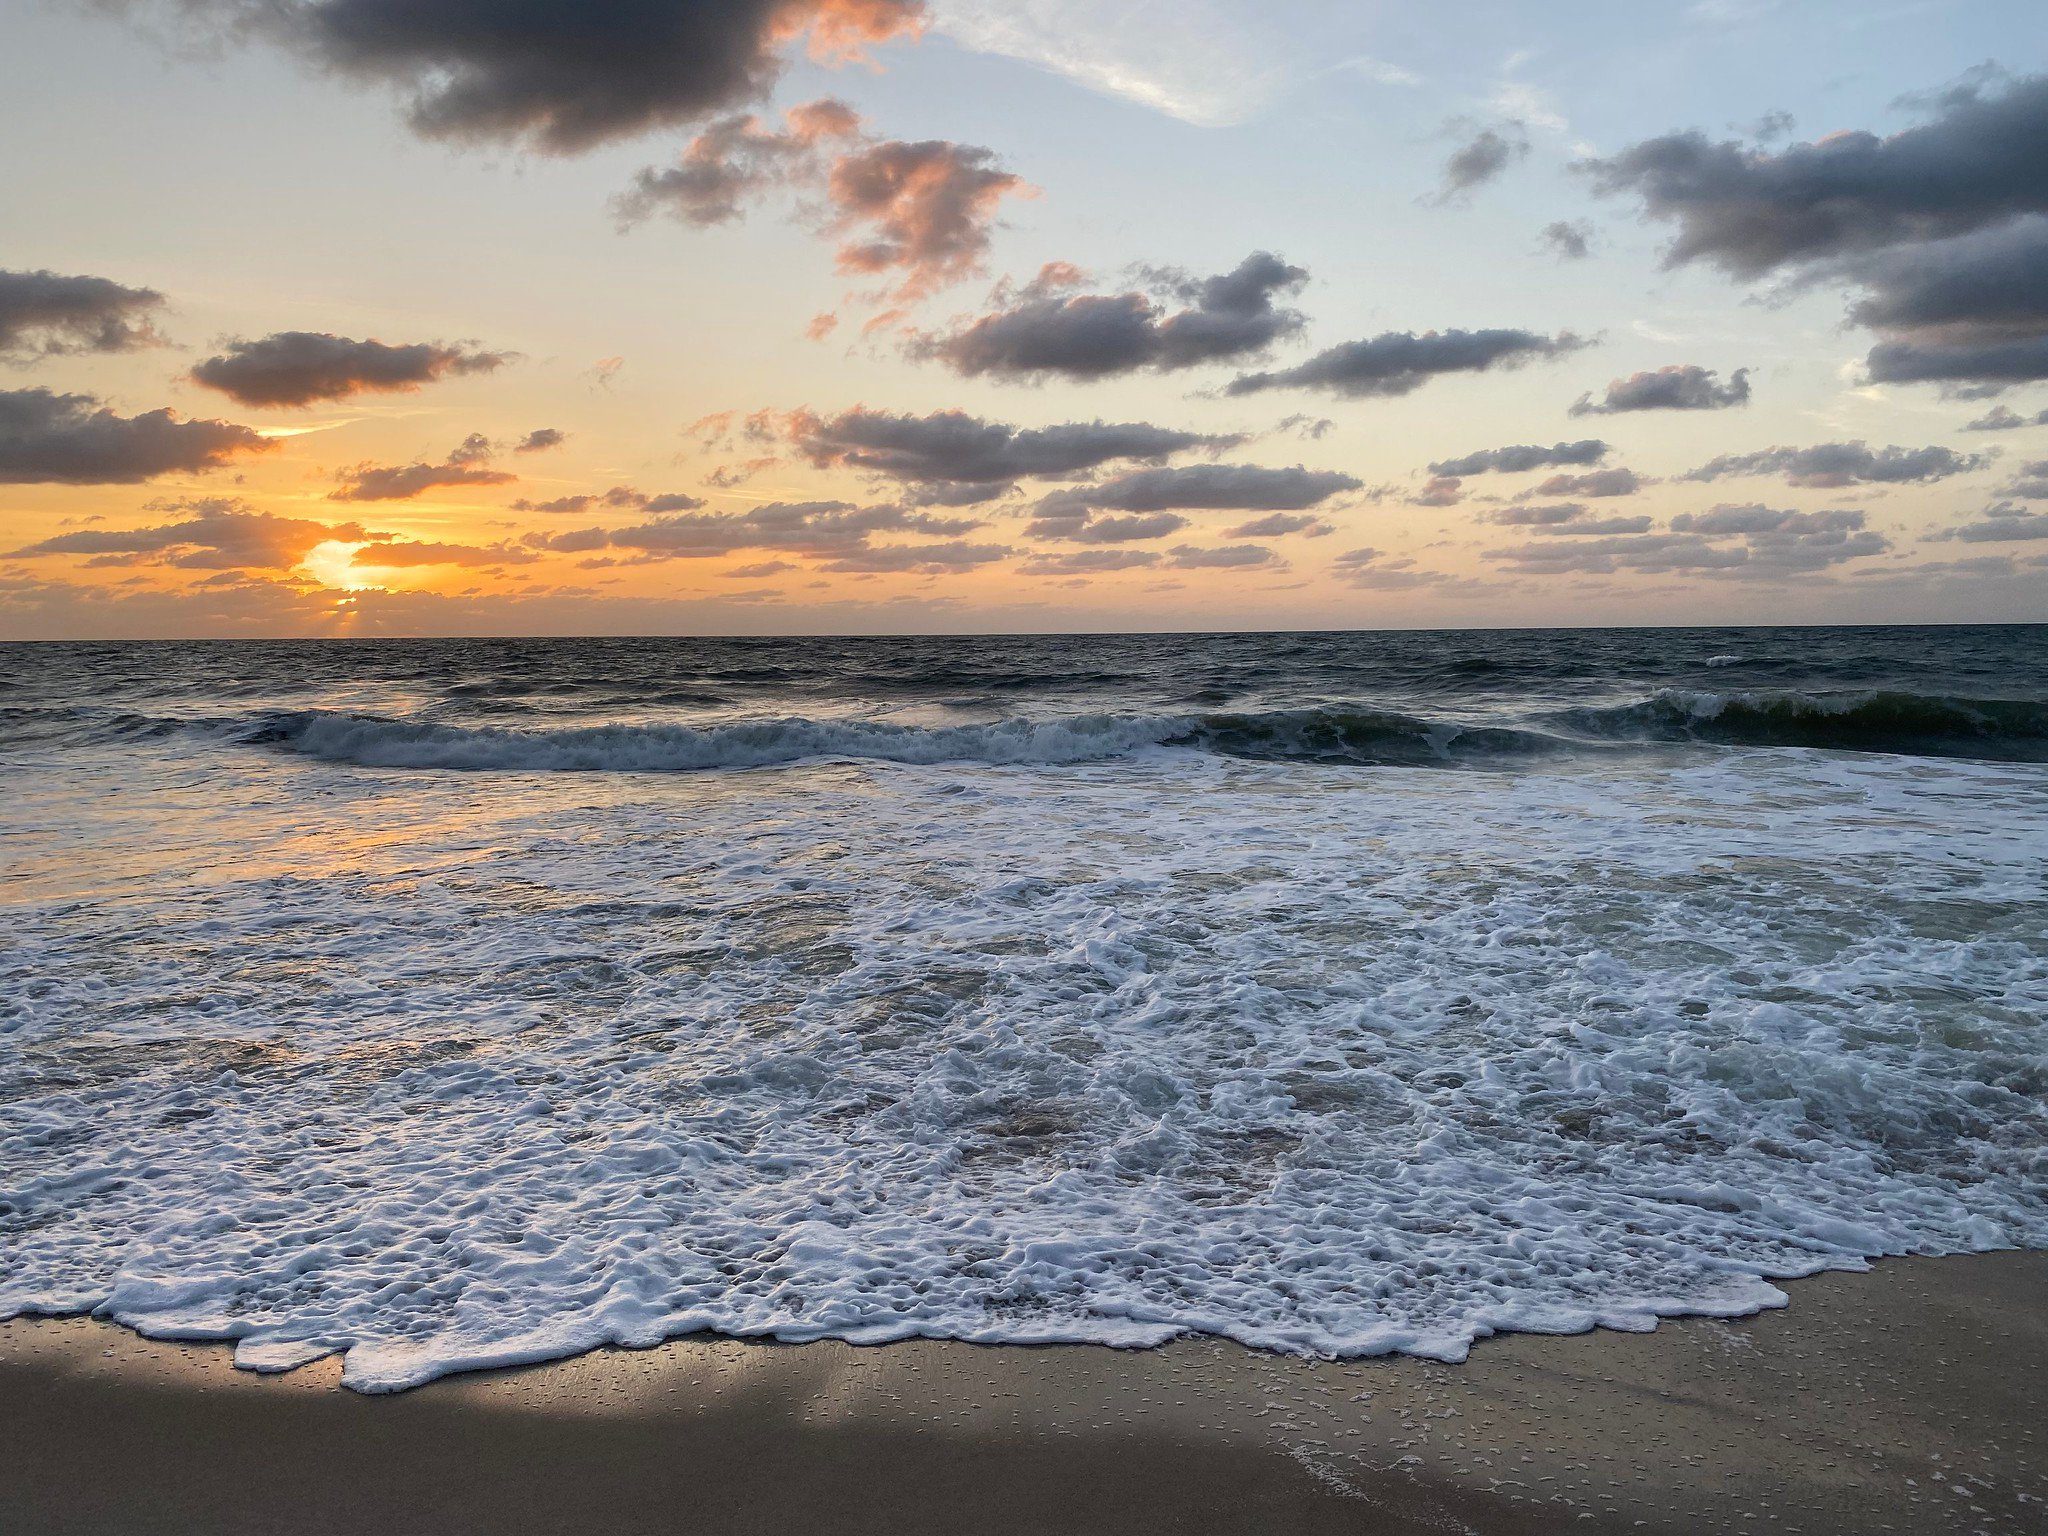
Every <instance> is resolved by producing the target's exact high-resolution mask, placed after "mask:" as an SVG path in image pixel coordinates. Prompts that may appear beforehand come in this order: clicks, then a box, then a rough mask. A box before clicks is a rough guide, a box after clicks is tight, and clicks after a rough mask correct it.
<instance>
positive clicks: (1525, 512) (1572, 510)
mask: <svg viewBox="0 0 2048 1536" xmlns="http://www.w3.org/2000/svg"><path fill="white" fill-rule="evenodd" d="M1585 512H1586V504H1585V503H1584V502H1582V501H1553V502H1536V503H1526V502H1525V503H1522V504H1521V505H1518V506H1511V507H1501V508H1498V509H1497V510H1495V511H1493V512H1489V513H1488V514H1487V516H1486V520H1487V521H1488V522H1490V523H1500V524H1502V525H1503V526H1506V527H1511V528H1549V527H1553V526H1555V525H1556V524H1558V523H1569V522H1574V521H1576V520H1577V519H1579V518H1581V517H1583V516H1584V515H1585Z"/></svg>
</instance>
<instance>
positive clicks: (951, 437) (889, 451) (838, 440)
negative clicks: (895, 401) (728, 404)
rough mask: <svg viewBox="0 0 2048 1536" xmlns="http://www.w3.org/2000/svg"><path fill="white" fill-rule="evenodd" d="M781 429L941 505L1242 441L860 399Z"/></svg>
mask: <svg viewBox="0 0 2048 1536" xmlns="http://www.w3.org/2000/svg"><path fill="white" fill-rule="evenodd" d="M783 430H784V432H785V434H786V436H787V437H788V440H789V441H790V442H791V444H793V445H794V447H795V448H796V450H797V452H799V453H800V454H802V455H803V456H804V457H805V458H806V459H808V460H809V461H810V462H811V464H812V465H813V466H815V467H816V468H819V469H834V468H844V469H854V470H860V471H863V472H865V473H869V474H874V475H881V476H885V477H887V478H888V479H891V480H896V481H899V482H902V483H904V484H908V485H914V486H918V487H922V488H923V489H924V491H925V493H927V494H928V495H929V497H930V498H931V499H933V500H936V501H940V502H944V503H946V504H948V505H970V504H972V503H974V502H980V501H990V500H993V499H995V498H996V497H998V496H1001V495H1003V494H1005V493H1007V492H1008V491H1010V490H1012V489H1013V488H1014V487H1015V484H1016V482H1017V481H1018V480H1023V479H1066V478H1069V477H1071V476H1074V475H1079V474H1086V473H1088V472H1089V471H1091V470H1096V469H1100V468H1101V467H1102V466H1104V465H1106V464H1112V463H1117V462H1120V461H1135V462H1139V463H1157V462H1159V461H1162V460H1164V459H1168V458H1171V457H1172V456H1174V455H1175V454H1179V453H1186V452H1189V451H1191V450H1195V449H1204V450H1208V451H1212V452H1213V451H1218V450H1221V449H1224V448H1229V447H1232V446H1234V445H1235V444H1236V443H1238V442H1240V441H1241V439H1240V438H1238V437H1236V436H1235V435H1224V434H1215V433H1202V432H1186V431H1180V430H1178V429H1175V428H1172V427H1157V426H1152V425H1150V424H1149V423H1146V422H1138V421H1126V422H1106V421H1070V422H1064V423H1061V424H1059V425H1056V426H1050V427H1014V426H1011V425H1009V424H1008V423H1006V422H999V421H988V420H985V419H984V418H982V417H979V416H970V415H968V414H967V413H966V412H964V411H957V410H955V411H934V412H932V413H931V414H930V415H927V416H910V415H898V414H895V413H892V412H887V411H874V410H869V409H867V408H866V407H865V406H856V407H855V408H854V409H852V410H849V411H842V412H841V413H840V414H838V415H837V416H830V417H825V416H819V415H816V414H814V413H812V412H809V411H797V412H793V413H791V415H790V416H789V417H788V418H787V419H786V422H785V424H784V428H783ZM955 498H957V499H955ZM920 499H925V496H920Z"/></svg>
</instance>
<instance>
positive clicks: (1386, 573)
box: [1330, 548, 1479, 592]
mask: <svg viewBox="0 0 2048 1536" xmlns="http://www.w3.org/2000/svg"><path fill="white" fill-rule="evenodd" d="M1330 565H1331V568H1332V569H1333V570H1334V571H1335V572H1336V574H1337V575H1339V576H1341V577H1342V578H1343V579H1344V581H1345V584H1346V585H1348V586H1353V587H1359V588H1362V589H1364V590H1366V591H1371V592H1412V591H1417V590H1419V589H1422V588H1427V587H1438V588H1458V587H1465V588H1470V587H1475V586H1477V585H1479V584H1478V583H1475V582H1473V581H1472V580H1471V579H1470V578H1469V577H1462V576H1453V575H1451V574H1449V573H1448V572H1445V571H1431V570H1424V569H1423V568H1421V567H1420V566H1418V565H1417V564H1416V563H1415V561H1414V560H1413V559H1411V558H1410V557H1408V556H1406V555H1389V554H1387V553H1386V552H1385V551H1384V550H1378V549H1370V548H1368V549H1347V550H1346V551H1344V553H1343V554H1341V555H1339V556H1338V557H1337V558H1336V559H1335V560H1333V561H1331V562H1330Z"/></svg>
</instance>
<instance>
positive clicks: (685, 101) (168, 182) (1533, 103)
mask: <svg viewBox="0 0 2048 1536" xmlns="http://www.w3.org/2000/svg"><path fill="white" fill-rule="evenodd" d="M4 35H5V37H6V40H7V43H6V46H5V47H0V134H4V138H5V142H6V143H7V145H8V146H9V149H8V153H7V155H6V157H5V166H4V170H0V186H4V200H0V206H4V208H5V210H6V214H7V220H6V228H7V237H6V240H5V243H4V246H0V637H4V638H12V639H32V638H66V637H78V638H93V637H108V638H115V637H135V636H201V635H245V634H259V635H299V634H343V635H349V634H364V635H367V634H617V633H681V634H687V633H716V634H732V633H753V632H837V631H844V632H918V631H953V630H959V631H986V630H1066V629H1106V630H1124V629H1236V628H1275V627H1278V628H1349V627H1380V626H1401V627H1408V626H1417V625H1429V626H1433V625H1445V626H1471V625H1522V624H1530V625H1549V624H1593V623H1615V624H1633V623H1722V622H1725V623H1758V622H1764V623H1772V622H1841V621H1899V622H1946V621H1977V620H2006V619H2012V620H2041V619H2048V73H2044V70H2048V57H2044V55H2048V13H2044V11H2043V8H2042V7H2041V5H2040V4H2039V3H2038V0H1978V3H1966V0H1953V3H1942V0H1920V3H1901V4H1896V5H1875V4H1871V3H1868V0H1853V3H1852V0H1804V3H1801V0H1698V3H1692V4H1683V3H1671V4H1653V5H1643V4H1640V3H1632V4H1623V3H1603V4H1591V3H1563V4H1557V5H1545V6H1537V5H1530V4H1519V5H1517V4H1507V3H1496V4H1483V3H1474V0H1444V3H1439V4H1433V5H1428V6H1423V5H1415V4H1401V3H1394V0H1384V3H1337V0H1287V3H1283V4H1279V5H1273V4H1266V5H1254V4H1251V3H1248V0H1243V3H1240V0H1178V3H1175V4H1170V5H1169V4H1138V3H1120V4H1110V3H1107V0H1006V3H995V0H927V3H926V4H924V5H919V4H918V3H916V0H727V3H724V4H719V5H700V4H692V3H686V0H625V3H615V4H606V5H589V6H585V7H582V8H578V9H573V10H572V9H570V8H567V7H561V8H557V7H555V6H551V5H542V4H530V5H507V4H502V3H486V0H403V3H401V0H266V3H258V0H183V3H164V4H151V3H146V0H135V3H122V0H105V3H97V4H95V3H85V0H77V3H56V0H29V3H26V4H23V5H20V6H15V7H10V9H9V11H8V19H7V21H6V23H5V26H4Z"/></svg>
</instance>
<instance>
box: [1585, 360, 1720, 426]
mask: <svg viewBox="0 0 2048 1536" xmlns="http://www.w3.org/2000/svg"><path fill="white" fill-rule="evenodd" d="M1720 378H1721V375H1720V374H1719V373H1718V372H1716V371H1715V370H1714V369H1712V368H1702V367H1700V366H1699V365H1698V364H1697V363H1670V364H1667V365H1666V366H1665V367H1662V368H1656V369H1652V370H1650V371H1649V372H1646V373H1632V374H1630V375H1629V376H1628V377H1627V378H1625V379H1612V380H1609V381H1608V385H1607V392H1606V395H1605V396H1604V397H1603V398H1602V399H1601V400H1599V401H1598V402H1595V400H1594V399H1593V397H1592V395H1590V394H1584V395H1581V396H1579V398H1578V399H1577V400H1576V401H1575V402H1574V403H1573V405H1572V408H1571V414H1572V415H1574V416H1617V415H1620V414H1621V413H1622V412H1624V411H1719V410H1725V409H1726V408H1728V407H1729V406H1732V405H1747V404H1749V370H1748V369H1747V368H1738V369H1736V370H1735V371H1734V372H1733V373H1731V374H1729V375H1728V382H1727V383H1725V384H1723V383H1721V382H1720Z"/></svg>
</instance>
